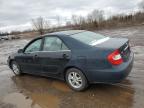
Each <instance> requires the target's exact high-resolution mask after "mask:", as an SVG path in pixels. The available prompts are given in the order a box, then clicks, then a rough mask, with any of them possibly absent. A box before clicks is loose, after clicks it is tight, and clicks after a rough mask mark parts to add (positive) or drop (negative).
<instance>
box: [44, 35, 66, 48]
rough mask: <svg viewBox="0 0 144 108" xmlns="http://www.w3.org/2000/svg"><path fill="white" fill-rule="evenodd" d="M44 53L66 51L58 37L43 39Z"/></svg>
mask: <svg viewBox="0 0 144 108" xmlns="http://www.w3.org/2000/svg"><path fill="white" fill-rule="evenodd" d="M43 50H44V51H60V50H68V48H67V46H66V45H65V44H64V43H63V42H62V41H61V40H60V39H59V38H58V37H45V41H44V48H43Z"/></svg>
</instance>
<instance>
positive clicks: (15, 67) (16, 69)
mask: <svg viewBox="0 0 144 108" xmlns="http://www.w3.org/2000/svg"><path fill="white" fill-rule="evenodd" d="M11 69H12V71H13V73H14V74H15V75H17V76H19V75H21V70H20V67H19V65H18V64H17V63H16V62H15V61H12V63H11Z"/></svg>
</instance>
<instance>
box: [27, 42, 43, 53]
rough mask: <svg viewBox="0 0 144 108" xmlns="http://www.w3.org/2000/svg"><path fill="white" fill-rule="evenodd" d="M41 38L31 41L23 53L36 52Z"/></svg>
mask: <svg viewBox="0 0 144 108" xmlns="http://www.w3.org/2000/svg"><path fill="white" fill-rule="evenodd" d="M41 42H42V39H38V40H36V41H34V42H32V43H31V44H30V45H29V46H28V47H27V48H26V49H25V53H30V52H36V51H39V50H40V47H41Z"/></svg>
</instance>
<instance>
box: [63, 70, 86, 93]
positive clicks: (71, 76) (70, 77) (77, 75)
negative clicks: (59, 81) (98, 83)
mask: <svg viewBox="0 0 144 108" xmlns="http://www.w3.org/2000/svg"><path fill="white" fill-rule="evenodd" d="M66 82H67V83H68V85H69V86H70V87H71V88H72V89H73V90H75V91H83V90H85V89H86V88H87V87H88V81H87V79H86V77H85V75H84V74H83V73H82V72H81V71H80V70H79V69H76V68H71V69H68V70H67V72H66Z"/></svg>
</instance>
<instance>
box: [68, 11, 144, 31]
mask: <svg viewBox="0 0 144 108" xmlns="http://www.w3.org/2000/svg"><path fill="white" fill-rule="evenodd" d="M103 13H104V12H103V11H99V10H94V11H93V12H92V13H90V14H88V15H87V16H86V17H82V16H75V15H74V16H72V19H71V21H69V22H67V24H66V27H69V28H73V29H103V28H113V27H123V26H133V25H138V24H144V12H143V11H139V12H136V13H133V14H129V15H124V14H119V15H115V16H111V17H109V18H108V19H105V18H104V14H103Z"/></svg>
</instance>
